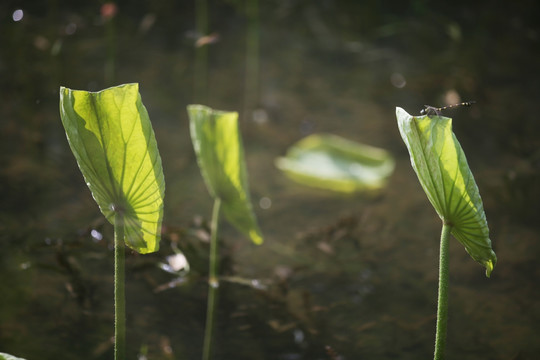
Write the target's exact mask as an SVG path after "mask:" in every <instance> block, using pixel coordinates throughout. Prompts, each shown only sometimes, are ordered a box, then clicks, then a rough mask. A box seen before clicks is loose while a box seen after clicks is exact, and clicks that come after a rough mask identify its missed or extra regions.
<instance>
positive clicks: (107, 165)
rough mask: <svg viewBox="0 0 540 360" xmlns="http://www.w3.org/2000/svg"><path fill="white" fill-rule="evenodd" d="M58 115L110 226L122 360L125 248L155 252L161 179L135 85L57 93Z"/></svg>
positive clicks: (117, 351) (160, 212)
mask: <svg viewBox="0 0 540 360" xmlns="http://www.w3.org/2000/svg"><path fill="white" fill-rule="evenodd" d="M60 115H61V119H62V123H63V125H64V129H65V131H66V135H67V139H68V142H69V145H70V147H71V151H72V152H73V155H74V156H75V159H76V160H77V164H78V165H79V169H80V170H81V172H82V174H83V177H84V179H85V182H86V184H87V185H88V187H89V188H90V191H91V193H92V196H93V198H94V200H95V201H96V202H97V204H98V206H99V208H100V210H101V212H102V213H103V215H105V217H106V218H107V220H108V221H109V222H110V223H111V224H113V225H114V259H115V265H114V269H115V270H114V280H115V291H114V305H115V337H114V338H115V350H114V354H115V359H124V358H125V292H124V272H125V269H124V262H125V248H124V241H125V243H126V244H127V245H128V246H129V247H130V248H131V249H133V250H135V251H137V252H139V253H141V254H146V253H151V252H154V251H157V250H158V248H159V241H160V236H161V222H162V218H163V195H164V191H165V180H164V177H163V170H162V166H161V158H160V156H159V152H158V148H157V144H156V139H155V136H154V131H153V129H152V125H151V123H150V119H149V117H148V113H147V111H146V108H145V107H144V105H143V103H142V101H141V96H140V94H139V85H138V84H125V85H120V86H117V87H112V88H109V89H106V90H103V91H99V92H88V91H82V90H71V89H68V88H65V87H61V88H60Z"/></svg>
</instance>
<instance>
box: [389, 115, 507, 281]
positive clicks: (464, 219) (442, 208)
mask: <svg viewBox="0 0 540 360" xmlns="http://www.w3.org/2000/svg"><path fill="white" fill-rule="evenodd" d="M396 116H397V121H398V126H399V131H400V133H401V137H402V138H403V141H404V142H405V144H406V145H407V148H408V150H409V154H410V157H411V163H412V167H413V169H414V171H415V172H416V174H417V175H418V179H419V180H420V184H421V185H422V187H423V188H424V191H425V192H426V195H427V197H428V199H429V201H430V202H431V204H432V205H433V207H434V208H435V210H436V211H437V213H438V214H439V217H440V218H441V219H442V221H443V222H444V223H446V224H449V225H451V226H452V235H454V237H456V239H458V240H459V241H460V242H461V244H463V246H465V249H466V250H467V252H468V253H469V255H471V257H472V258H473V259H474V260H476V261H477V262H479V263H481V264H482V265H484V267H485V268H486V275H487V276H489V275H490V274H491V271H492V270H493V268H494V267H495V264H496V263H497V257H496V255H495V252H493V250H492V248H491V240H490V239H489V228H488V224H487V220H486V215H485V213H484V206H483V204H482V199H481V197H480V193H479V191H478V186H477V185H476V182H475V181H474V177H473V174H472V172H471V170H470V169H469V165H468V164H467V159H466V158H465V153H464V152H463V149H462V148H461V145H460V144H459V142H458V140H457V138H456V136H455V135H454V133H453V132H452V119H450V118H447V117H442V116H427V115H426V116H412V115H409V114H408V113H407V112H406V111H405V110H403V109H402V108H399V107H398V108H396Z"/></svg>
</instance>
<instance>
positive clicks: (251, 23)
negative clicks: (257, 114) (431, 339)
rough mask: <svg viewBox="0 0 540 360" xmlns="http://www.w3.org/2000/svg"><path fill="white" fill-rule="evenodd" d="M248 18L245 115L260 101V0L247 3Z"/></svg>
mask: <svg viewBox="0 0 540 360" xmlns="http://www.w3.org/2000/svg"><path fill="white" fill-rule="evenodd" d="M246 15H247V19H248V28H247V41H246V74H245V86H244V116H245V117H246V118H247V117H249V116H250V115H248V114H249V113H250V112H252V111H253V110H255V107H256V106H257V102H258V101H259V37H260V34H259V33H260V30H259V0H248V1H247V3H246Z"/></svg>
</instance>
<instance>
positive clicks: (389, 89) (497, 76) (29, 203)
mask: <svg viewBox="0 0 540 360" xmlns="http://www.w3.org/2000/svg"><path fill="white" fill-rule="evenodd" d="M431 6H435V5H432V4H429V7H428V6H427V5H425V4H420V3H418V4H415V6H413V7H408V5H407V4H406V3H403V2H396V3H395V4H393V6H388V7H386V6H385V7H381V6H379V5H377V3H366V2H357V1H351V2H333V1H326V2H314V3H303V2H299V1H288V2H279V1H271V2H264V3H261V4H259V8H255V7H252V8H248V9H245V8H244V5H243V3H239V2H230V1H228V2H213V3H209V4H208V19H207V20H208V30H207V33H206V34H200V36H199V37H197V38H194V37H193V36H192V35H193V34H195V33H196V30H197V23H196V20H195V19H196V9H195V7H194V4H193V3H192V2H173V1H170V2H152V3H151V4H150V3H149V4H145V5H141V4H137V5H133V6H128V5H127V4H119V5H118V6H117V7H116V8H115V9H116V12H115V14H114V19H112V22H111V21H109V22H107V21H105V20H104V17H103V14H102V13H100V11H101V10H103V9H100V8H99V6H97V5H95V4H91V3H88V4H86V3H85V4H82V5H77V6H75V5H65V4H62V6H60V4H58V3H56V2H50V3H43V4H42V3H41V2H31V3H28V4H25V7H19V8H16V7H10V5H9V4H3V5H0V9H2V10H3V11H1V12H0V13H2V14H4V15H3V17H4V19H3V20H4V21H2V22H0V34H1V35H0V36H1V41H0V46H1V47H2V49H1V51H0V72H1V74H0V89H1V92H2V106H1V107H0V116H1V121H0V131H1V134H2V141H1V142H0V154H1V157H0V164H1V168H0V189H2V201H1V204H0V250H1V251H0V259H1V260H0V264H1V265H0V266H1V268H0V271H1V273H2V276H1V278H0V279H1V280H0V293H1V294H2V296H1V306H0V351H5V352H10V353H13V354H15V355H17V356H21V357H25V358H28V359H46V358H67V359H69V358H72V359H105V358H107V359H109V358H111V353H112V344H111V341H110V340H111V336H112V333H113V307H112V295H113V294H112V289H113V287H112V273H113V267H112V263H113V262H112V252H111V248H110V246H111V243H112V229H111V227H110V226H108V224H105V223H104V222H103V220H102V219H101V215H100V214H99V210H98V208H97V206H96V205H95V203H94V202H93V200H92V199H91V198H90V194H89V192H88V190H87V188H86V186H85V184H84V182H83V179H82V177H81V176H80V173H79V170H78V169H77V167H76V163H75V161H74V159H73V157H72V155H71V153H70V151H69V148H68V144H67V141H66V139H65V135H64V133H63V129H62V126H61V122H60V118H59V114H58V89H59V87H60V85H65V86H69V87H71V88H79V89H87V90H98V89H102V88H104V87H106V86H109V85H112V84H110V83H109V82H111V78H112V77H114V81H115V82H116V83H127V82H134V81H137V82H139V83H140V84H141V86H140V87H141V94H142V97H143V100H144V103H145V104H146V106H147V108H148V112H149V114H150V118H151V120H152V123H153V126H154V129H155V132H156V137H157V141H158V146H159V149H160V153H161V156H162V160H163V167H164V172H165V176H166V181H167V193H166V198H165V201H166V202H165V217H164V222H165V224H166V227H165V228H164V234H163V243H162V249H161V250H160V252H158V253H157V254H153V255H148V256H139V255H135V254H129V255H128V259H127V271H126V273H127V307H128V308H127V315H128V318H127V321H128V329H129V330H128V343H129V346H128V347H129V351H130V352H129V355H130V358H136V356H137V354H139V356H140V358H144V357H146V358H148V359H193V358H198V357H200V355H201V351H202V338H203V334H204V316H205V311H206V296H207V285H206V279H205V276H206V269H207V266H206V265H207V264H206V262H207V254H208V249H207V242H206V241H207V234H208V233H207V229H208V228H207V225H206V222H205V220H204V219H206V218H207V217H209V214H210V207H211V200H210V199H209V198H208V195H207V194H206V190H205V188H204V184H203V182H202V180H201V178H200V175H199V171H198V169H197V166H196V164H195V158H194V155H193V153H192V147H191V144H190V143H189V141H190V140H189V135H188V125H187V121H188V120H187V114H186V112H185V106H186V105H187V104H189V103H191V102H193V101H195V100H196V99H197V98H196V95H195V94H194V91H195V90H196V89H195V84H194V80H195V78H196V76H197V75H196V72H197V64H195V63H194V60H195V59H196V52H197V51H198V49H203V48H204V49H205V51H206V52H207V55H208V57H207V64H206V65H205V67H204V69H203V70H204V71H205V72H206V75H205V76H206V77H207V79H208V81H207V88H206V89H205V90H204V91H205V92H206V95H205V96H206V97H207V99H208V100H207V103H206V105H209V106H213V107H216V108H222V109H227V110H239V111H240V112H241V113H242V119H244V121H243V123H242V132H243V136H244V139H245V147H246V157H247V162H248V170H249V172H250V184H251V189H252V193H253V199H256V201H255V202H254V203H255V204H258V205H259V206H256V209H257V211H258V214H257V215H258V218H259V220H260V223H261V226H262V228H263V231H264V233H265V238H266V239H267V241H266V243H265V244H264V245H263V246H261V247H254V246H252V245H250V244H249V242H247V241H246V240H245V239H242V238H239V237H240V236H239V235H238V233H237V232H235V231H234V230H233V229H231V228H228V227H227V225H226V224H224V226H223V228H224V239H223V241H222V242H221V244H222V246H223V248H222V249H221V255H222V259H221V274H222V275H223V276H224V277H225V278H226V279H228V280H230V281H224V282H222V286H221V287H220V298H219V307H218V314H217V319H218V320H217V329H216V354H215V355H216V356H215V358H216V359H233V358H234V359H335V358H337V359H360V358H362V359H364V358H366V359H395V358H399V359H419V358H429V357H431V354H432V351H433V348H432V344H433V339H434V329H435V319H434V316H435V306H436V290H437V262H438V239H439V230H440V224H439V220H438V218H437V216H436V215H435V213H434V211H433V209H432V208H431V205H430V204H429V202H428V201H427V199H426V198H425V195H424V194H423V192H422V189H421V188H420V186H419V184H418V183H417V180H416V176H415V175H414V173H413V171H412V169H411V167H410V165H409V160H408V156H407V153H406V149H405V147H404V145H403V144H402V142H401V140H400V138H399V133H398V130H397V125H396V123H395V118H394V112H395V106H401V107H403V108H405V109H407V110H408V111H409V112H414V111H415V109H418V111H419V109H421V108H422V106H423V105H424V104H431V105H432V106H436V107H439V106H444V105H448V104H450V103H457V102H461V101H464V100H475V101H476V102H477V103H476V104H475V106H474V107H471V108H469V109H465V110H460V109H455V110H454V111H452V113H451V114H450V113H449V115H451V116H452V117H453V118H454V122H453V124H454V130H455V132H456V134H457V136H458V137H459V139H460V141H461V144H462V146H463V148H464V150H465V152H466V154H467V157H468V160H469V164H470V166H471V169H472V170H473V172H474V173H475V178H476V180H477V182H478V185H479V188H480V192H481V194H482V197H483V200H484V206H485V210H486V213H487V217H488V221H489V225H490V228H491V239H492V241H493V245H494V249H495V251H496V252H497V255H498V257H499V263H498V264H497V268H496V269H495V270H494V272H493V275H492V277H491V279H486V278H485V277H484V272H483V270H482V269H481V267H480V266H478V265H477V264H476V263H475V262H474V261H472V260H471V259H470V258H469V256H468V255H467V254H466V253H465V251H464V250H463V248H462V247H461V246H460V245H459V244H458V243H457V241H452V244H451V249H450V251H451V254H450V268H451V269H450V276H451V279H450V280H451V283H450V313H449V314H450V319H449V327H448V334H449V338H448V357H449V358H459V359H479V358H485V359H534V358H535V357H536V354H537V353H538V352H539V351H540V345H539V344H538V342H537V341H536V339H537V337H538V334H540V325H538V324H540V321H539V320H540V308H539V306H538V301H537V299H538V297H539V295H540V294H539V290H538V286H537V279H538V277H539V276H540V267H539V266H538V261H537V260H536V254H538V253H539V246H540V241H539V238H538V224H537V221H536V220H535V219H536V216H537V214H538V211H537V210H538V204H540V201H539V200H540V199H539V194H540V191H539V189H540V182H538V181H535V180H537V179H538V177H539V175H538V174H539V164H540V162H539V161H538V160H539V156H538V148H540V146H539V145H540V143H539V140H538V136H536V134H538V133H539V130H540V129H539V127H540V122H538V121H537V119H536V113H537V109H536V108H537V106H536V99H537V98H538V97H539V95H540V87H539V85H538V81H537V78H538V75H539V74H538V73H539V71H540V69H539V67H538V64H537V59H538V53H539V50H540V47H539V41H540V40H539V39H540V33H539V27H538V25H537V22H536V21H535V18H534V16H533V15H534V14H536V13H538V10H539V9H538V6H539V5H538V4H536V3H535V2H529V3H520V4H517V3H512V4H510V3H509V4H504V5H501V7H498V8H496V9H494V8H491V10H490V11H486V10H485V4H481V3H475V4H470V3H463V4H458V3H452V6H448V7H447V6H446V5H444V6H443V5H440V7H431ZM105 10H107V9H105ZM254 14H255V15H254ZM256 14H258V16H256ZM197 39H205V40H204V43H205V44H204V45H202V46H199V47H197V46H196V41H197ZM201 41H202V40H199V45H201V43H200V42H201ZM199 65H200V64H199ZM201 91H202V90H201ZM313 132H330V133H335V134H338V135H341V136H343V137H346V138H348V139H351V140H353V141H359V142H366V143H369V144H372V145H374V146H378V147H382V148H386V149H389V150H390V151H391V152H392V153H393V154H394V155H395V157H396V163H397V165H396V171H395V173H394V175H393V176H392V178H391V179H390V183H389V186H388V187H387V189H386V190H385V191H384V192H383V193H382V194H381V195H380V196H379V197H377V198H363V197H354V198H351V197H344V196H338V197H336V196H335V195H334V194H330V193H327V192H322V191H317V190H313V189H308V188H304V187H301V186H300V185H297V184H295V183H293V182H291V181H289V180H288V179H286V178H285V177H284V176H283V175H282V174H281V173H280V172H279V170H277V169H275V168H274V166H273V160H274V158H276V157H278V156H282V155H283V154H284V153H285V151H286V149H287V148H288V147H289V146H290V145H291V144H293V143H294V142H296V141H297V140H299V139H300V138H301V137H303V136H305V135H307V134H310V133H313ZM192 219H195V220H192ZM205 239H206V240H205ZM174 246H178V249H180V250H181V251H182V253H183V254H185V256H186V259H187V261H188V262H189V267H190V271H189V274H188V275H185V276H184V277H182V276H179V275H177V274H174V275H173V274H169V273H166V272H164V271H162V270H161V269H159V268H158V264H159V263H166V261H167V256H171V255H173V254H175V252H174V250H173V249H174ZM178 279H182V280H178ZM171 283H172V285H170V286H168V287H163V285H164V284H171ZM157 289H159V290H161V291H157Z"/></svg>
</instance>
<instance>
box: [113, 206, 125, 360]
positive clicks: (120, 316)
mask: <svg viewBox="0 0 540 360" xmlns="http://www.w3.org/2000/svg"><path fill="white" fill-rule="evenodd" d="M125 259H126V253H125V245H124V217H123V216H122V215H121V214H120V213H118V212H117V213H116V215H115V217H114V359H115V360H124V359H125V358H126V296H125V288H124V282H125V262H126V261H125Z"/></svg>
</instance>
